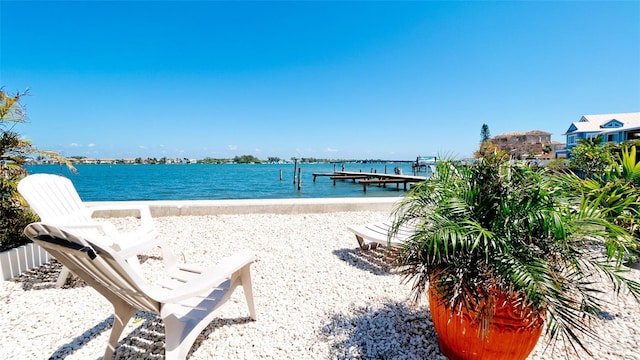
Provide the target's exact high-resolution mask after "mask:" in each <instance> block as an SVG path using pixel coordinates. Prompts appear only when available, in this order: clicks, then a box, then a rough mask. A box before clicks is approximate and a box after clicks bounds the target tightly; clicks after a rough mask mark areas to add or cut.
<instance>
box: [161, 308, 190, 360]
mask: <svg viewBox="0 0 640 360" xmlns="http://www.w3.org/2000/svg"><path fill="white" fill-rule="evenodd" d="M162 321H163V322H164V330H165V339H166V341H165V346H164V356H165V360H184V359H185V358H186V357H187V354H188V353H189V350H191V346H192V345H193V343H194V342H195V339H196V337H195V336H189V335H190V334H191V332H192V331H193V327H194V326H195V325H196V323H195V322H191V323H187V322H185V321H182V320H181V319H179V318H178V317H177V316H176V315H175V314H171V315H169V316H167V317H165V318H163V319H162ZM187 327H188V328H187ZM192 338H193V340H191V339H192ZM185 340H187V341H185Z"/></svg>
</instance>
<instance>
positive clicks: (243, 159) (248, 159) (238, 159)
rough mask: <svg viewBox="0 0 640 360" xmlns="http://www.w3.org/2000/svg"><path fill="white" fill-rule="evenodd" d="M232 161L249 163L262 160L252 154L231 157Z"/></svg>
mask: <svg viewBox="0 0 640 360" xmlns="http://www.w3.org/2000/svg"><path fill="white" fill-rule="evenodd" d="M233 161H234V162H236V163H238V164H251V163H261V162H262V160H260V159H258V158H257V157H255V156H253V155H242V156H236V157H234V158H233Z"/></svg>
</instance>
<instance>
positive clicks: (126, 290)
mask: <svg viewBox="0 0 640 360" xmlns="http://www.w3.org/2000/svg"><path fill="white" fill-rule="evenodd" d="M24 233H25V235H26V236H27V237H28V238H29V239H31V240H33V241H34V242H36V243H37V244H38V245H40V246H41V247H43V248H44V249H45V250H46V251H47V252H49V253H50V254H51V255H52V256H53V257H54V258H56V259H57V260H58V261H60V262H61V263H62V265H64V266H66V267H67V268H69V269H70V270H71V271H72V272H73V273H75V274H76V275H77V276H79V277H80V278H81V279H82V280H84V281H85V282H86V283H87V284H89V285H90V286H92V287H94V288H95V289H96V290H97V291H98V292H99V293H100V294H102V295H103V296H104V297H105V298H107V300H109V301H110V302H112V303H113V302H114V301H117V300H118V299H121V300H124V301H125V302H126V303H128V304H129V305H131V306H133V307H135V308H137V309H141V310H145V311H151V312H155V313H159V312H160V303H159V302H158V301H156V300H154V299H153V298H151V297H150V296H148V294H147V291H148V290H149V285H147V284H146V283H145V281H144V280H143V279H142V278H141V277H140V275H138V273H137V272H136V271H134V270H133V268H132V267H131V266H130V265H129V264H128V263H127V262H126V261H125V260H124V259H123V258H122V257H121V256H120V255H119V254H118V253H117V252H116V251H114V250H113V249H111V248H109V247H108V246H105V247H101V246H100V245H99V243H96V242H92V241H91V240H90V239H89V238H84V237H81V236H78V235H77V234H72V233H69V232H66V231H64V230H62V229H60V228H58V227H56V226H54V225H49V224H45V223H42V222H38V223H33V224H29V225H28V226H27V227H26V228H25V230H24Z"/></svg>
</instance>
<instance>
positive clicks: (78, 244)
mask: <svg viewBox="0 0 640 360" xmlns="http://www.w3.org/2000/svg"><path fill="white" fill-rule="evenodd" d="M25 234H26V235H27V236H28V237H29V238H30V239H31V240H33V241H34V242H36V243H38V244H39V245H40V246H42V247H43V248H44V249H45V250H46V251H48V252H49V253H50V254H51V255H52V256H53V257H54V258H56V259H58V261H60V262H61V263H62V264H64V265H65V266H67V267H68V268H70V269H71V271H73V272H74V273H75V274H76V275H77V276H79V277H80V278H81V279H82V280H84V281H85V282H87V284H89V285H90V286H92V287H93V288H95V289H96V290H97V291H98V292H99V293H100V294H102V295H103V296H104V297H105V298H107V300H109V302H111V304H112V305H113V308H114V312H115V316H114V324H113V328H112V330H111V335H110V337H109V344H108V346H107V349H106V351H105V353H104V359H105V360H106V359H111V358H112V357H113V354H114V352H115V350H116V349H115V347H116V345H117V343H118V339H119V337H120V335H121V334H122V331H123V329H124V327H125V326H126V325H127V323H128V322H129V320H130V319H131V317H132V316H133V314H134V313H135V312H136V310H138V309H139V310H144V311H149V312H153V313H156V314H159V315H160V317H161V318H162V320H163V322H164V326H165V332H166V344H165V355H166V359H168V360H174V359H185V358H186V356H187V354H188V352H189V349H191V346H192V345H193V343H194V342H195V340H196V338H197V336H198V334H200V332H202V330H204V328H205V327H207V325H208V324H209V323H210V322H211V321H212V320H213V318H214V317H215V316H216V310H217V309H219V308H220V306H222V305H223V304H224V303H225V302H226V301H227V300H228V299H229V296H230V295H231V294H232V292H233V291H234V289H235V288H236V287H237V286H238V285H242V287H243V290H244V295H245V298H246V301H247V305H248V307H249V313H250V315H251V319H253V320H255V319H256V313H255V309H254V303H253V293H252V287H251V274H250V266H251V263H252V262H253V261H255V256H254V255H253V254H252V253H251V252H249V251H246V250H245V251H242V252H239V253H237V254H235V255H233V256H230V257H228V258H225V259H223V260H222V261H221V262H220V263H219V264H218V265H217V266H215V267H212V268H206V269H202V268H200V267H197V266H189V265H177V266H175V267H173V268H172V269H171V270H170V271H169V272H168V273H167V275H168V276H169V277H170V279H169V280H167V281H165V282H162V283H160V284H154V285H151V284H148V283H147V282H145V280H144V279H143V278H142V277H141V276H140V275H139V274H138V273H137V272H136V271H134V270H133V269H132V268H131V266H130V263H128V262H127V261H125V260H124V259H125V258H126V257H128V256H130V255H131V254H130V253H129V252H128V251H126V250H120V251H118V250H114V249H113V248H111V247H109V246H103V245H101V244H100V242H101V241H99V242H93V241H92V240H91V238H90V237H82V236H77V235H75V234H72V233H70V232H67V231H65V230H63V229H60V228H58V227H56V226H53V225H47V224H43V223H33V224H30V225H28V226H27V227H26V228H25Z"/></svg>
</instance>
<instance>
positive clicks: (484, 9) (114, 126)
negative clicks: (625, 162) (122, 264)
mask: <svg viewBox="0 0 640 360" xmlns="http://www.w3.org/2000/svg"><path fill="white" fill-rule="evenodd" d="M0 20H1V21H0V22H1V25H0V86H2V87H3V88H4V90H5V91H8V92H15V91H17V90H20V91H23V90H25V89H27V88H28V89H30V90H29V93H30V96H28V97H27V98H25V99H24V103H25V104H26V105H27V111H28V116H29V123H28V124H25V125H21V126H20V128H19V129H18V130H19V132H20V133H21V134H22V135H24V136H25V137H27V138H29V139H31V140H32V141H33V142H34V143H35V145H36V146H37V147H39V148H41V149H46V150H57V151H60V152H61V153H62V154H63V155H67V156H72V155H80V156H88V157H97V158H101V157H116V158H126V157H138V156H141V157H163V156H166V157H180V158H182V157H187V158H204V157H224V158H227V157H234V156H236V155H243V154H252V155H255V156H257V157H258V158H261V159H266V158H267V157H270V156H276V157H280V158H283V159H289V158H291V157H317V158H341V159H352V158H358V159H364V158H366V159H377V158H382V159H399V160H410V159H414V158H415V157H416V156H417V155H432V154H449V155H456V156H460V157H465V156H470V155H471V154H472V152H473V151H474V150H475V149H476V148H477V146H478V142H479V140H480V128H481V126H482V124H483V123H486V124H488V125H489V129H490V132H491V134H492V135H498V134H501V133H504V132H509V131H527V130H544V131H548V132H551V133H552V134H553V140H557V141H564V137H563V136H562V133H563V132H564V131H566V130H567V128H568V127H569V125H570V124H571V122H573V121H577V120H578V119H579V118H580V116H581V115H583V114H602V113H618V112H636V111H640V2H638V1H628V2H614V1H606V2H598V1H589V2H582V1H575V2H574V1H571V2H565V1H561V2H555V1H545V2H509V1H499V2H484V1H474V2H464V1H460V2H458V1H456V2H453V1H449V2H432V1H424V2H386V1H381V2H360V1H359V2H339V1H336V2H293V1H292V2H268V1H259V2H215V1H196V2H170V1H126V2H108V1H96V2H88V1H70V2H57V1H46V2H34V1H20V2H14V1H4V0H3V1H0Z"/></svg>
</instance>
